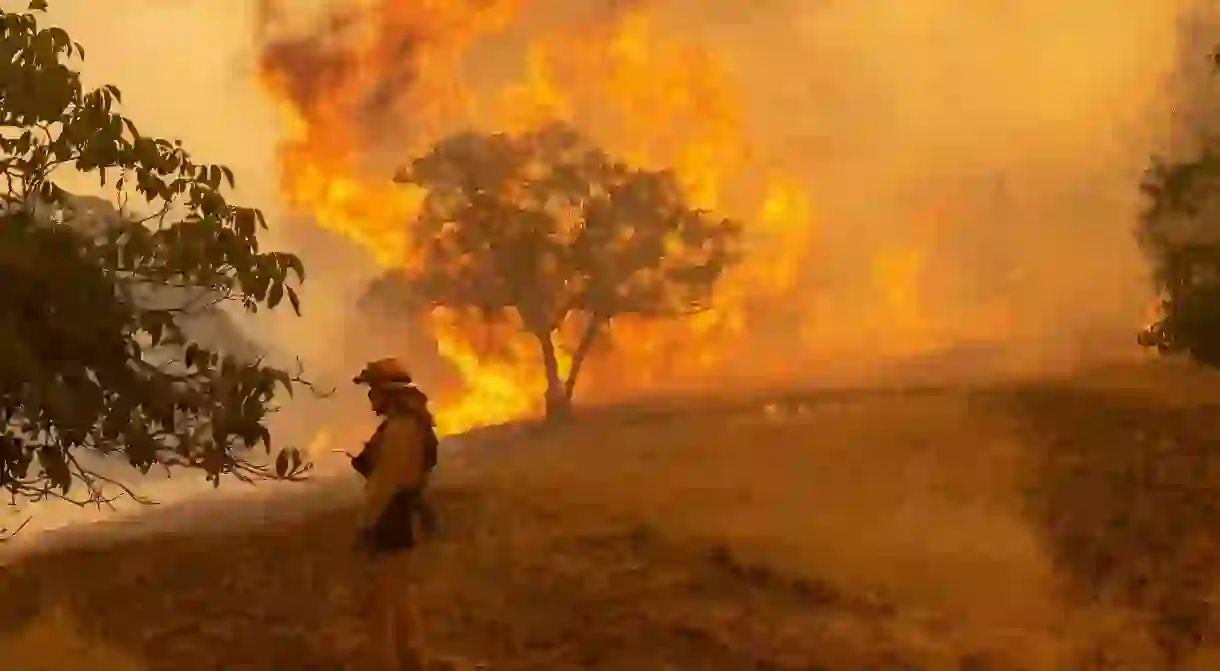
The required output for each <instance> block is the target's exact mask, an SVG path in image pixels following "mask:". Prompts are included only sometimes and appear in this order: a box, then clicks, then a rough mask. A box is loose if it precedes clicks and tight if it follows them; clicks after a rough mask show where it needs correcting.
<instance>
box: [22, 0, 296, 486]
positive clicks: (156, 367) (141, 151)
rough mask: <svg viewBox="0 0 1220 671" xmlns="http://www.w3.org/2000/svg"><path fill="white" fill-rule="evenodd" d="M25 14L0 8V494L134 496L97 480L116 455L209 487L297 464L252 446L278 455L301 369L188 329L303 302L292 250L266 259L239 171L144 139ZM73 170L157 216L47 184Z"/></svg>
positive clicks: (113, 93)
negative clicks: (202, 321)
mask: <svg viewBox="0 0 1220 671" xmlns="http://www.w3.org/2000/svg"><path fill="white" fill-rule="evenodd" d="M29 10H30V11H29V12H27V13H14V12H4V11H0V34H2V35H3V43H2V45H3V46H2V48H3V50H4V54H5V57H4V58H3V59H0V126H2V127H3V132H2V133H0V162H2V164H3V167H4V174H3V182H0V287H2V288H3V291H2V292H0V401H2V404H0V419H2V420H3V426H2V428H0V489H2V490H4V491H6V492H8V493H9V494H10V495H11V497H12V498H13V500H14V501H17V500H22V501H37V500H40V499H44V498H48V497H53V498H60V499H64V500H69V501H72V502H75V503H78V504H82V505H83V504H85V503H102V502H104V501H108V500H110V498H111V497H110V496H109V495H108V494H107V493H106V492H105V491H104V490H105V489H106V485H111V486H113V487H117V488H119V489H120V492H119V493H120V494H121V493H127V494H132V492H130V491H129V490H127V488H126V487H125V486H123V485H121V484H119V483H117V482H115V481H113V480H111V479H110V478H109V477H107V476H106V475H104V474H103V471H106V470H108V469H107V468H106V465H107V464H108V463H110V462H111V461H114V460H116V459H117V460H120V461H122V462H125V463H126V464H127V465H129V466H130V467H134V468H135V469H137V470H139V471H141V472H143V473H147V472H148V471H149V469H151V468H152V467H154V466H165V467H170V466H182V467H187V468H191V469H198V470H200V471H203V472H204V473H205V474H206V477H207V478H208V479H210V480H212V481H213V482H215V483H216V484H217V485H218V484H219V481H220V477H221V476H222V475H224V474H232V475H235V476H237V477H240V478H247V479H248V478H251V477H262V476H266V477H294V476H296V475H298V474H300V473H301V472H303V471H304V469H305V468H306V466H307V465H304V464H302V463H301V460H300V456H299V454H298V453H297V452H296V451H295V450H291V449H289V450H284V451H282V452H281V453H280V454H279V456H278V458H277V459H276V463H275V466H274V467H272V466H271V464H263V463H259V462H258V461H257V460H255V459H254V458H253V457H252V453H251V449H252V448H254V447H255V446H256V445H258V444H260V443H261V444H263V445H264V446H265V447H266V449H267V451H270V449H271V446H270V443H271V440H270V435H269V433H268V431H267V429H266V428H265V426H264V424H263V420H264V418H265V416H266V414H267V413H268V412H269V411H271V410H273V409H274V408H273V407H272V405H271V404H272V399H273V395H274V394H275V393H276V391H277V388H278V387H280V386H283V387H290V385H291V383H292V380H293V379H294V378H293V376H292V375H290V374H289V373H286V372H284V371H282V370H278V369H275V368H272V367H268V366H266V365H263V364H261V363H260V362H259V361H257V360H251V359H248V358H244V359H243V358H239V357H238V356H237V355H235V354H232V353H228V352H225V351H223V348H222V347H220V346H217V345H209V344H206V343H204V342H201V341H200V340H199V339H196V338H192V337H191V336H190V335H189V329H188V328H184V324H186V323H189V322H190V321H191V320H192V319H196V320H197V319H198V318H199V316H200V315H203V314H206V313H208V311H215V310H216V309H217V308H216V306H217V305H218V304H220V303H222V302H226V301H236V302H237V303H240V304H241V305H243V306H244V307H245V308H246V309H248V310H251V311H253V310H256V309H257V308H258V307H259V306H260V305H262V306H266V307H268V308H274V307H275V306H276V305H277V304H278V303H280V302H281V301H282V300H284V299H285V298H286V299H287V301H288V302H289V303H291V304H292V306H293V308H294V309H297V310H298V313H299V302H298V298H297V294H296V292H295V289H294V288H293V287H292V284H293V282H292V281H291V278H290V273H292V274H295V275H296V277H297V281H301V280H303V279H304V276H303V273H304V269H303V267H302V265H301V261H300V260H299V259H298V258H297V257H295V256H292V255H290V254H283V253H274V252H273V253H263V252H260V251H259V247H258V239H257V233H258V231H259V229H260V227H265V223H264V220H263V216H262V214H261V213H260V212H259V211H258V210H255V209H250V208H244V207H237V206H234V205H231V204H230V203H228V202H227V200H226V199H225V196H224V195H223V193H222V186H223V184H222V183H224V182H228V184H229V186H230V187H231V186H232V180H233V176H232V173H231V172H230V171H229V170H228V169H227V168H225V167H223V166H217V165H200V164H197V163H195V162H193V161H192V159H191V157H190V155H189V154H187V153H186V151H184V150H183V149H182V147H181V146H180V144H179V143H176V142H171V141H167V140H163V139H157V138H152V137H147V136H144V135H142V134H140V133H139V132H138V130H137V129H136V126H135V124H133V123H132V122H131V121H130V120H129V119H127V118H126V117H124V116H122V115H120V114H119V113H117V112H116V111H115V110H116V109H117V106H118V105H119V102H120V92H119V91H118V90H117V89H115V88H114V87H109V86H108V87H103V88H101V89H97V90H92V91H87V90H85V89H84V88H83V87H82V85H81V80H80V75H79V73H78V72H77V71H76V70H74V69H72V67H70V63H71V61H72V59H74V58H76V57H83V52H82V50H81V48H80V46H79V45H78V44H76V43H75V42H73V41H72V40H71V39H70V37H69V36H68V34H67V33H66V32H64V31H63V30H62V29H60V28H56V27H50V28H45V27H40V26H39V25H38V18H39V16H38V15H39V14H40V13H41V12H44V11H45V10H46V3H45V2H41V1H36V2H32V3H30V7H29ZM65 166H66V169H69V170H72V169H74V170H75V171H76V173H77V174H93V175H96V176H97V178H98V179H99V180H100V182H101V184H102V185H103V186H105V185H106V184H107V179H108V178H111V179H112V180H113V181H112V182H111V184H112V186H114V187H115V191H114V193H115V194H116V198H117V199H118V200H119V201H120V204H123V203H125V202H126V200H125V196H124V194H127V193H129V192H131V191H134V192H136V193H138V194H139V196H140V197H141V198H142V200H143V204H142V205H141V207H142V208H143V209H146V210H147V211H148V212H151V214H148V213H147V212H146V214H148V216H146V217H142V218H136V217H135V216H134V215H132V214H131V213H130V212H127V211H125V209H118V208H114V207H108V208H105V209H104V210H108V214H107V213H106V211H104V210H100V209H98V208H97V207H96V203H94V205H93V206H89V203H90V202H92V201H97V199H82V198H78V197H75V196H72V195H71V194H68V193H66V192H65V191H64V190H63V189H62V188H60V187H59V186H58V185H57V184H56V181H55V176H56V171H57V169H61V168H65ZM133 195H134V194H133ZM105 457H110V458H105ZM81 490H83V491H81ZM132 495H133V496H134V494H132Z"/></svg>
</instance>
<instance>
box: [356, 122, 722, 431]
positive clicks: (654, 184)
mask: <svg viewBox="0 0 1220 671" xmlns="http://www.w3.org/2000/svg"><path fill="white" fill-rule="evenodd" d="M396 180H397V181H398V182H400V183H403V184H406V185H412V186H414V187H416V188H419V189H421V190H422V191H423V192H424V194H425V196H424V199H423V204H422V207H421V210H420V212H419V214H418V216H417V217H416V218H415V219H414V220H413V221H412V222H409V224H408V225H409V226H410V229H411V230H410V235H411V238H412V239H414V240H416V241H418V243H417V248H418V249H417V251H418V256H417V258H415V259H414V263H413V264H412V267H411V268H408V269H404V270H398V271H395V272H393V273H390V274H388V275H386V276H385V277H383V278H381V279H380V280H379V281H378V283H376V284H375V285H374V287H373V288H372V290H371V293H370V295H371V296H373V297H374V298H375V297H378V296H380V297H382V298H381V300H383V301H384V300H386V299H389V300H391V301H394V300H398V301H405V302H403V303H401V305H403V306H405V307H410V306H419V305H426V306H432V307H445V308H450V309H455V310H469V311H475V312H477V313H479V314H481V315H483V316H484V317H486V318H488V319H498V318H503V317H504V316H505V315H506V314H508V313H512V314H515V316H516V317H517V318H519V320H520V324H521V325H522V327H523V328H524V329H525V330H526V331H527V332H528V333H530V334H532V335H533V336H534V337H536V338H537V340H538V343H539V352H540V355H541V357H542V361H543V364H544V368H545V371H546V376H547V393H546V402H547V409H548V414H553V413H555V412H564V411H566V410H567V409H568V407H569V404H570V402H571V399H572V394H573V391H574V389H575V385H576V380H577V376H578V375H579V372H580V367H581V364H582V363H583V361H584V360H585V357H586V356H587V355H588V352H589V348H590V347H591V346H592V344H593V342H594V340H595V339H596V338H597V336H598V335H599V334H600V333H602V332H603V331H604V329H605V328H607V327H608V326H609V325H610V324H611V323H612V322H613V320H614V319H615V318H616V317H619V316H622V315H628V314H630V315H636V316H642V317H649V318H664V317H679V316H682V315H685V314H690V313H692V312H696V311H699V310H703V309H706V308H707V307H709V306H710V304H711V301H712V297H713V292H714V287H715V284H716V282H717V280H719V278H720V277H721V276H722V275H723V273H724V272H725V270H726V269H727V268H728V267H729V266H730V265H731V264H732V263H733V262H734V261H735V260H736V259H737V256H738V242H739V238H740V234H741V226H740V224H738V223H737V222H735V221H732V220H729V219H723V218H717V217H713V216H711V215H710V213H708V212H706V211H703V210H700V209H698V208H695V207H692V206H691V205H690V204H689V203H688V201H687V198H686V196H685V194H684V192H683V188H682V186H681V184H680V182H679V180H678V178H677V176H676V175H675V174H674V173H672V172H670V171H665V170H660V171H654V170H645V169H641V168H636V167H632V166H629V165H627V164H626V163H624V162H622V161H618V160H615V159H613V158H612V157H610V156H609V155H608V154H607V153H606V152H604V151H603V150H601V149H600V148H598V147H596V146H594V145H593V144H592V143H591V142H590V141H589V140H588V139H587V138H585V137H584V136H582V135H581V134H580V133H579V132H578V131H576V130H575V129H574V128H572V127H570V126H568V125H566V124H561V123H554V124H550V125H547V126H545V127H542V128H540V129H537V130H534V131H531V132H527V133H522V134H516V135H512V134H505V133H479V132H466V133H460V134H457V135H453V136H451V137H448V138H446V139H444V140H442V141H441V142H439V143H437V144H436V145H435V146H434V147H433V148H432V149H431V150H430V151H429V152H428V153H427V154H425V155H423V156H421V157H419V158H417V159H416V160H414V161H413V162H412V163H411V164H410V166H409V167H407V168H405V169H404V170H402V171H401V172H400V173H399V174H398V175H397V176H396ZM569 319H579V320H581V322H582V325H581V327H580V329H579V330H580V332H581V336H580V338H579V340H578V342H577V343H576V345H575V347H574V348H573V353H572V366H571V368H570V370H569V371H568V375H567V377H566V379H561V378H560V370H559V366H558V359H557V356H556V351H555V343H554V339H553V336H554V334H555V333H556V331H557V330H558V329H559V328H560V327H561V326H562V325H563V324H564V323H565V321H567V320H569Z"/></svg>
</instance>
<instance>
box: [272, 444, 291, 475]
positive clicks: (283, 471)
mask: <svg viewBox="0 0 1220 671" xmlns="http://www.w3.org/2000/svg"><path fill="white" fill-rule="evenodd" d="M289 468H291V463H290V462H289V461H288V450H280V453H279V454H278V455H276V457H275V474H276V475H278V476H280V477H281V478H283V477H286V476H287V475H288V472H289V470H288V469H289Z"/></svg>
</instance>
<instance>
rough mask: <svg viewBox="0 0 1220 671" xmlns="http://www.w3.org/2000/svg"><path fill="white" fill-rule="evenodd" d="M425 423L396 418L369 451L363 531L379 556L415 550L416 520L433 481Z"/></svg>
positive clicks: (417, 418) (385, 425) (376, 435)
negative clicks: (424, 493) (430, 479)
mask: <svg viewBox="0 0 1220 671" xmlns="http://www.w3.org/2000/svg"><path fill="white" fill-rule="evenodd" d="M424 421H426V420H425V419H424V418H423V417H421V416H419V415H417V414H415V413H395V414H392V415H390V416H389V417H387V418H386V419H385V420H384V421H382V423H381V426H379V427H378V428H377V431H376V433H374V434H373V437H372V438H371V439H370V440H369V442H368V444H367V445H366V446H365V452H366V455H367V460H368V464H367V467H368V472H367V474H366V477H367V480H366V481H365V484H364V492H365V505H364V511H363V515H362V522H363V524H362V527H363V528H364V529H365V530H366V532H367V533H368V534H369V537H368V538H367V539H366V541H368V542H369V544H370V545H371V546H372V548H371V549H373V550H374V551H393V550H400V549H405V548H408V547H411V546H412V545H413V544H414V536H415V534H414V516H415V512H416V510H417V507H418V506H419V505H420V499H419V497H420V494H421V492H422V491H423V488H424V486H425V485H426V484H427V480H428V471H427V469H426V468H425V462H424V456H425V455H424V440H425V435H426V434H425V430H426V429H425V427H424V425H423V422H424ZM366 455H361V456H362V457H364V456H366ZM358 470H359V469H358Z"/></svg>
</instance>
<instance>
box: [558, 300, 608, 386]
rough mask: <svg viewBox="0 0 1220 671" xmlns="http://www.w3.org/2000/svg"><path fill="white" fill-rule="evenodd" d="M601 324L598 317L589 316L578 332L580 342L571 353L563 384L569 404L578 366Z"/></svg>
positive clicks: (582, 363)
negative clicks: (566, 376) (581, 330)
mask: <svg viewBox="0 0 1220 671" xmlns="http://www.w3.org/2000/svg"><path fill="white" fill-rule="evenodd" d="M601 324H602V322H601V320H600V319H598V318H597V317H593V316H590V317H589V323H588V324H585V330H584V333H581V334H580V342H579V343H577V344H576V351H575V352H573V353H572V369H571V370H569V371H568V379H567V381H565V382H564V385H563V395H564V398H566V399H567V400H568V403H569V404H571V403H572V393H573V392H574V391H576V377H577V376H578V375H580V368H581V366H583V365H584V363H585V359H586V358H587V357H588V356H589V349H590V348H591V347H592V346H593V340H594V339H595V338H596V337H597V334H598V333H600V332H601Z"/></svg>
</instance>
